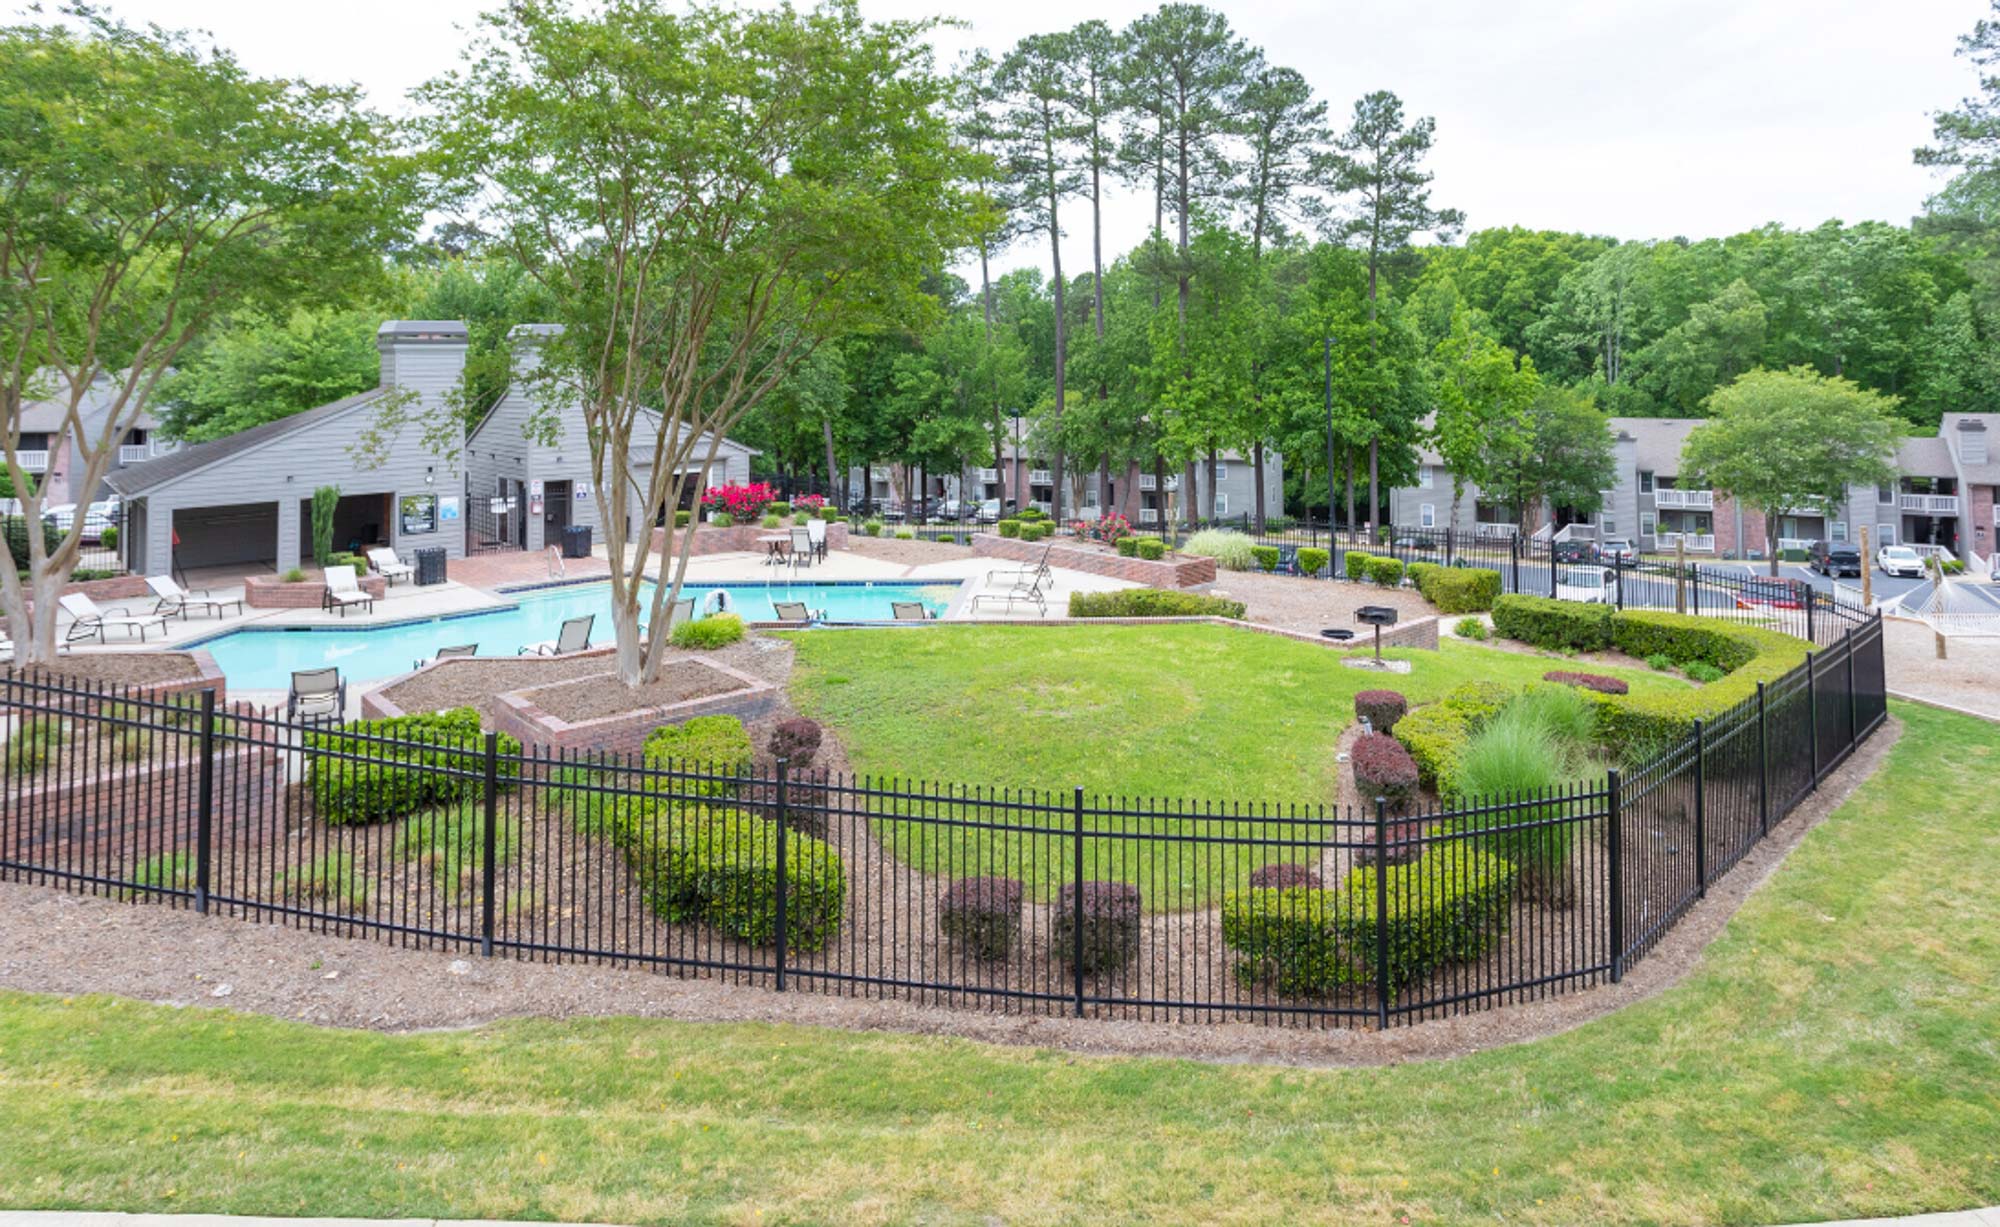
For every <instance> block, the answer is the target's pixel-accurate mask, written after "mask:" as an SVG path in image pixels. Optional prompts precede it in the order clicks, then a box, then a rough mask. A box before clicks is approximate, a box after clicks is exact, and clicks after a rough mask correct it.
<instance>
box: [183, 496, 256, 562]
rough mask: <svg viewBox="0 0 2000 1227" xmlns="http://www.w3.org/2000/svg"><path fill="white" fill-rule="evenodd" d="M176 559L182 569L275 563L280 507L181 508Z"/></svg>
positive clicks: (240, 505) (253, 505)
mask: <svg viewBox="0 0 2000 1227" xmlns="http://www.w3.org/2000/svg"><path fill="white" fill-rule="evenodd" d="M174 535H175V536H177V537H179V538H180V544H179V545H177V546H175V547H174V557H175V559H176V561H178V562H179V563H180V565H181V566H182V567H183V568H190V567H226V566H233V565H236V564H238V563H251V562H262V563H270V562H273V561H274V560H275V559H276V557H277V553H278V505H277V504H276V503H238V504H236V505H234V506H230V507H181V508H177V509H175V511H174Z"/></svg>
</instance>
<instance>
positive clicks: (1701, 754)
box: [1694, 720, 1708, 899]
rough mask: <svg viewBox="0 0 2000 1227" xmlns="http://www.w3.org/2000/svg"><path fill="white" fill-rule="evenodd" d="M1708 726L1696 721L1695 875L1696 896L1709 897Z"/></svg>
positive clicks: (1700, 897)
mask: <svg viewBox="0 0 2000 1227" xmlns="http://www.w3.org/2000/svg"><path fill="white" fill-rule="evenodd" d="M1705 729H1706V726H1705V725H1704V724H1703V723H1702V722H1701V721H1700V720H1696V721H1695V722H1694V877H1695V897H1696V898H1699V899H1706V898H1708V737H1707V734H1706V732H1705Z"/></svg>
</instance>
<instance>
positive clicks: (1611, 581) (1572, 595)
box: [1556, 566, 1618, 605]
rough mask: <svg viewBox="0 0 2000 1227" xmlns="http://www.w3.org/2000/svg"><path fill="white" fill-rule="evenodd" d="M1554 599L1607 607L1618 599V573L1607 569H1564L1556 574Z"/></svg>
mask: <svg viewBox="0 0 2000 1227" xmlns="http://www.w3.org/2000/svg"><path fill="white" fill-rule="evenodd" d="M1556 599H1557V600H1559V601H1587V602H1591V603H1593V604H1599V605H1609V604H1611V603H1613V602H1615V601H1617V599H1618V572H1616V571H1614V570H1612V569H1611V568H1609V567H1601V566H1589V567H1564V568H1563V569H1562V570H1560V571H1558V572H1556Z"/></svg>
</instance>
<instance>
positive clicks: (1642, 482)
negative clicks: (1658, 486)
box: [1639, 469, 1653, 494]
mask: <svg viewBox="0 0 2000 1227" xmlns="http://www.w3.org/2000/svg"><path fill="white" fill-rule="evenodd" d="M1652 492H1653V471H1652V470H1651V469H1640V470H1639V493H1641V494H1651V493H1652Z"/></svg>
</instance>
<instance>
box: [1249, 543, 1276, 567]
mask: <svg viewBox="0 0 2000 1227" xmlns="http://www.w3.org/2000/svg"><path fill="white" fill-rule="evenodd" d="M1250 553H1251V556H1252V557H1254V558H1256V560H1257V569H1258V570H1260V571H1275V570H1277V569H1278V547H1277V546H1275V545H1253V546H1251V547H1250Z"/></svg>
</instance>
